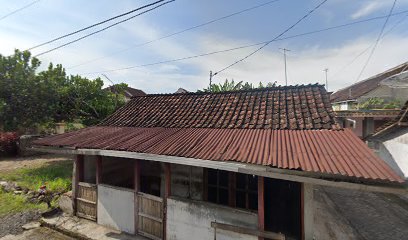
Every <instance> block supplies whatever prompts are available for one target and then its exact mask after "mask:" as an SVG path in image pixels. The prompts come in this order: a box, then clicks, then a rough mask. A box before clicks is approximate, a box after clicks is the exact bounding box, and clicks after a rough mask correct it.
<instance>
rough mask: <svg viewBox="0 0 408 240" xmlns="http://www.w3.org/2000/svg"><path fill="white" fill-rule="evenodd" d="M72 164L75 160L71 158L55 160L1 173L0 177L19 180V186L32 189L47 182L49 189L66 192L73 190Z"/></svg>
mask: <svg viewBox="0 0 408 240" xmlns="http://www.w3.org/2000/svg"><path fill="white" fill-rule="evenodd" d="M72 166H73V162H72V161H70V160H66V161H53V162H48V163H45V164H44V165H42V166H40V167H36V168H22V169H17V170H14V171H12V172H7V173H0V179H2V180H6V181H13V182H17V184H18V185H19V186H21V187H25V188H28V189H30V190H38V189H39V188H40V186H41V185H43V184H44V183H47V184H46V185H47V189H48V190H50V191H52V192H66V191H69V190H71V182H72ZM0 206H1V204H0Z"/></svg>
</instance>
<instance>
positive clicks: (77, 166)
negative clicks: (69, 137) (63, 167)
mask: <svg viewBox="0 0 408 240" xmlns="http://www.w3.org/2000/svg"><path fill="white" fill-rule="evenodd" d="M73 170H74V173H73V178H74V181H73V184H72V197H73V199H72V204H73V209H74V215H76V210H77V203H76V199H77V197H78V187H79V186H78V183H79V182H81V181H83V180H84V155H77V156H76V158H75V160H74V169H73Z"/></svg>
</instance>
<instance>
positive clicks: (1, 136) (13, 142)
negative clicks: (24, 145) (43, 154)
mask: <svg viewBox="0 0 408 240" xmlns="http://www.w3.org/2000/svg"><path fill="white" fill-rule="evenodd" d="M18 138H19V136H18V134H17V133H16V132H0V155H17V152H18V147H17V142H18Z"/></svg>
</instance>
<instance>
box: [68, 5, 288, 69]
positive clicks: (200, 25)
mask: <svg viewBox="0 0 408 240" xmlns="http://www.w3.org/2000/svg"><path fill="white" fill-rule="evenodd" d="M278 1H280V0H273V1H269V2H265V3H262V4H259V5H256V6H253V7H250V8H246V9H243V10H240V11H238V12H234V13H231V14H228V15H225V16H222V17H219V18H216V19H213V20H210V21H208V22H205V23H201V24H198V25H195V26H193V27H189V28H186V29H183V30H180V31H177V32H173V33H170V34H168V35H164V36H162V37H159V38H156V39H153V40H150V41H147V42H144V43H139V44H136V45H133V46H131V47H128V48H125V49H122V50H119V51H117V52H114V53H112V54H109V55H107V56H104V57H99V58H94V59H91V60H89V61H86V62H82V63H79V64H77V65H74V66H71V67H68V68H67V69H72V68H76V67H79V66H82V65H85V64H88V63H91V62H95V61H98V60H101V59H105V58H107V57H110V56H113V55H116V54H119V53H122V52H125V51H128V50H130V49H133V48H137V47H141V46H145V45H148V44H150V43H153V42H157V41H160V40H163V39H166V38H169V37H173V36H175V35H178V34H181V33H184V32H187V31H190V30H194V29H196V28H200V27H204V26H207V25H209V24H212V23H215V22H218V21H221V20H224V19H227V18H230V17H233V16H235V15H239V14H241V13H245V12H249V11H252V10H255V9H257V8H260V7H263V6H266V5H269V4H271V3H274V2H278Z"/></svg>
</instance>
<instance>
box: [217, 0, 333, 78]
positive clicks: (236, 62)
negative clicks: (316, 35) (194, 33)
mask: <svg viewBox="0 0 408 240" xmlns="http://www.w3.org/2000/svg"><path fill="white" fill-rule="evenodd" d="M326 2H327V0H324V1H322V2H321V3H319V4H318V5H317V6H316V7H314V8H313V9H312V10H310V11H309V12H308V13H307V14H306V15H304V16H303V17H301V18H300V19H299V20H297V21H296V22H295V23H294V24H292V25H291V26H290V27H289V28H287V29H286V30H285V31H283V32H282V33H280V34H279V35H277V36H276V37H275V38H274V39H272V40H270V41H268V42H266V43H265V44H264V45H262V46H261V47H260V48H258V49H256V50H255V51H253V52H251V53H250V54H248V55H246V56H245V57H243V58H241V59H239V60H238V61H235V62H234V63H232V64H230V65H228V66H226V67H225V68H223V69H221V70H219V71H217V72H215V73H214V74H213V76H215V75H217V74H219V73H221V72H223V71H225V70H227V69H228V68H230V67H232V66H234V65H236V64H238V63H240V62H242V61H244V60H245V59H247V58H249V57H251V56H252V55H254V54H255V53H257V52H259V51H261V50H262V49H263V48H265V47H266V46H268V45H269V44H270V43H271V42H273V41H274V40H276V39H278V38H279V37H281V36H282V35H284V34H285V33H287V32H288V31H290V30H291V29H292V28H294V27H295V26H296V25H298V24H299V23H300V22H302V21H303V20H304V19H306V18H307V17H309V16H310V15H311V14H312V13H313V12H314V11H316V10H317V9H318V8H320V7H321V6H322V5H323V4H324V3H326Z"/></svg>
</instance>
